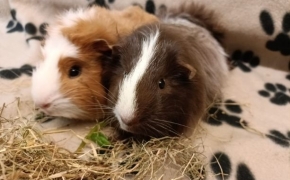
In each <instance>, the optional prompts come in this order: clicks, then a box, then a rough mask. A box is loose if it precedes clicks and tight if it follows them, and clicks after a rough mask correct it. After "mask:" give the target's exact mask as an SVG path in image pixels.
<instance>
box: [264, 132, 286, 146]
mask: <svg viewBox="0 0 290 180" xmlns="http://www.w3.org/2000/svg"><path fill="white" fill-rule="evenodd" d="M266 136H267V137H268V138H270V139H271V140H272V141H273V142H274V143H276V144H278V145H280V146H282V147H290V131H288V132H287V134H286V135H284V134H283V133H281V132H280V131H277V130H271V131H270V133H269V134H266Z"/></svg>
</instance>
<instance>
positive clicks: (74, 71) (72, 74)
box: [69, 65, 81, 78]
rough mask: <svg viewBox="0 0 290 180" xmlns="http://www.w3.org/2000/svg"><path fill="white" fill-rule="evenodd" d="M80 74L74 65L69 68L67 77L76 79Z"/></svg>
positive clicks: (78, 67)
mask: <svg viewBox="0 0 290 180" xmlns="http://www.w3.org/2000/svg"><path fill="white" fill-rule="evenodd" d="M80 74H81V67H80V66H77V65H74V66H72V67H71V68H70V70H69V77H70V78H73V77H77V76H79V75H80Z"/></svg>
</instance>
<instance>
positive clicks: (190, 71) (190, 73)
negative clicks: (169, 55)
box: [179, 62, 196, 80]
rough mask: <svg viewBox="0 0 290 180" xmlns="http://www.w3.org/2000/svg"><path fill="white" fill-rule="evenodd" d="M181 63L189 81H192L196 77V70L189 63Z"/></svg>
mask: <svg viewBox="0 0 290 180" xmlns="http://www.w3.org/2000/svg"><path fill="white" fill-rule="evenodd" d="M179 63H180V65H181V66H182V67H183V68H184V69H185V70H186V73H187V75H188V79H189V80H191V79H192V78H193V77H194V76H195V75H196V69H195V68H194V67H193V66H192V65H190V64H188V63H184V62H179Z"/></svg>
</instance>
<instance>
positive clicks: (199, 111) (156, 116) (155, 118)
mask: <svg viewBox="0 0 290 180" xmlns="http://www.w3.org/2000/svg"><path fill="white" fill-rule="evenodd" d="M114 56H115V57H114V58H113V60H112V61H114V62H113V63H112V64H114V67H113V68H114V75H113V76H112V82H111V87H110V94H111V95H110V97H111V100H112V102H113V103H112V104H111V106H112V111H113V114H114V116H115V118H116V119H117V120H118V125H119V127H120V129H121V130H122V131H125V132H128V133H131V134H134V135H136V136H141V137H142V136H145V137H163V136H179V135H189V134H190V133H191V132H192V129H193V128H194V127H195V125H196V123H197V122H198V120H199V119H201V118H202V117H203V116H204V115H205V112H206V110H207V108H208V107H209V106H210V104H212V103H213V101H214V100H215V98H219V97H221V88H222V85H223V83H224V81H225V77H226V75H227V72H228V67H227V64H226V54H225V52H224V50H223V48H222V47H221V46H220V45H219V43H218V42H217V40H216V39H215V38H214V37H213V36H212V35H211V33H210V32H208V31H207V30H206V29H205V28H204V27H202V26H200V25H196V24H194V23H192V22H190V21H188V20H186V19H183V18H178V17H175V18H167V19H164V21H163V22H162V23H154V24H151V25H145V26H143V27H141V28H139V29H137V30H136V31H135V32H134V33H133V34H131V35H130V36H128V37H126V38H124V39H123V40H122V41H121V42H120V44H119V46H117V47H115V48H114Z"/></svg>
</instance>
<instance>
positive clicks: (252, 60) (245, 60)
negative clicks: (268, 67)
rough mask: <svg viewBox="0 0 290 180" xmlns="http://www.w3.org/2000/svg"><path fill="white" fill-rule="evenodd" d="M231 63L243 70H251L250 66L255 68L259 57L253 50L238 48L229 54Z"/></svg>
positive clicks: (258, 62)
mask: <svg viewBox="0 0 290 180" xmlns="http://www.w3.org/2000/svg"><path fill="white" fill-rule="evenodd" d="M231 64H232V65H233V66H234V67H235V66H237V67H239V68H240V69H241V70H242V71H244V72H251V71H252V70H251V68H255V67H257V66H258V65H259V64H260V58H259V57H258V56H255V55H254V53H253V51H245V52H244V53H243V52H242V51H240V50H236V51H234V52H233V54H232V56H231Z"/></svg>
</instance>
